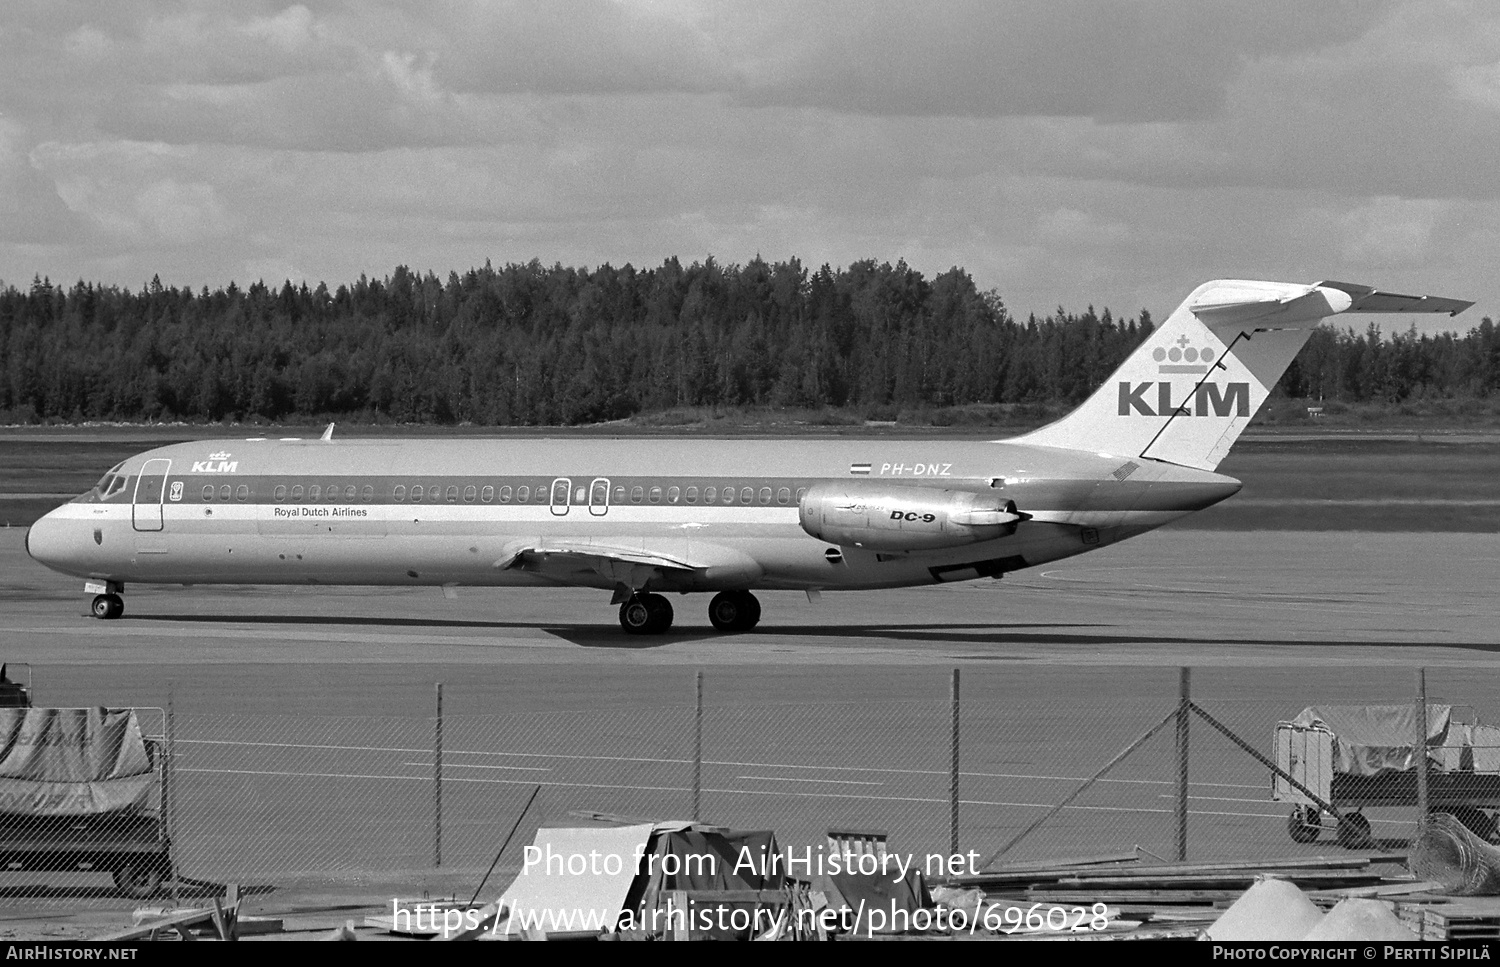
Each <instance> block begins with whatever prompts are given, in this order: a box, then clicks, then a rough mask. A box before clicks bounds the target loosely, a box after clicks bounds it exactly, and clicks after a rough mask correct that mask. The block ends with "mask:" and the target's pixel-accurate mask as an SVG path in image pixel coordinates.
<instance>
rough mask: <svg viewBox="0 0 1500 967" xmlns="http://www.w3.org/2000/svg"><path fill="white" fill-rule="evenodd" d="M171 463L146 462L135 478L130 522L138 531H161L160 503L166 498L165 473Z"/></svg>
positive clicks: (159, 460)
mask: <svg viewBox="0 0 1500 967" xmlns="http://www.w3.org/2000/svg"><path fill="white" fill-rule="evenodd" d="M170 469H172V461H170V460H163V459H156V460H147V461H146V463H145V465H144V466H142V467H141V472H140V475H139V476H137V477H136V478H135V498H134V500H133V501H132V503H131V506H130V522H131V523H132V524H133V525H134V526H135V529H136V530H138V531H159V530H161V529H162V516H161V502H162V500H163V499H165V497H166V489H167V471H168V470H170Z"/></svg>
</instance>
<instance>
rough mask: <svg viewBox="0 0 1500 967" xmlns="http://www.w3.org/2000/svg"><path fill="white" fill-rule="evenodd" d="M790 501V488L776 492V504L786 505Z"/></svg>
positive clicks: (783, 488)
mask: <svg viewBox="0 0 1500 967" xmlns="http://www.w3.org/2000/svg"><path fill="white" fill-rule="evenodd" d="M791 499H792V488H790V487H782V488H781V489H780V490H778V491H776V502H777V503H778V504H784V503H787V502H789V501H790V500H791Z"/></svg>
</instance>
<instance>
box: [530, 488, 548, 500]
mask: <svg viewBox="0 0 1500 967" xmlns="http://www.w3.org/2000/svg"><path fill="white" fill-rule="evenodd" d="M531 499H532V500H534V501H536V502H537V503H539V504H545V503H546V502H547V488H546V487H538V488H536V490H534V491H533V492H532V494H531Z"/></svg>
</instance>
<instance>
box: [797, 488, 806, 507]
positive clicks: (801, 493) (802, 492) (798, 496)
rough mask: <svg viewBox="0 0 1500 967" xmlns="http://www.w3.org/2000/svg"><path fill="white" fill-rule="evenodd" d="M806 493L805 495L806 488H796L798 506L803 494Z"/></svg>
mask: <svg viewBox="0 0 1500 967" xmlns="http://www.w3.org/2000/svg"><path fill="white" fill-rule="evenodd" d="M806 493H807V488H806V487H798V488H797V502H798V503H799V504H800V503H801V502H802V496H803V495H804V494H806Z"/></svg>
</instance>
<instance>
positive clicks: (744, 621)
mask: <svg viewBox="0 0 1500 967" xmlns="http://www.w3.org/2000/svg"><path fill="white" fill-rule="evenodd" d="M708 620H709V623H710V624H712V625H713V626H714V627H715V628H717V629H719V630H720V631H749V630H750V629H751V628H754V627H755V626H756V624H758V623H759V622H760V602H759V601H757V600H756V599H755V595H753V594H751V593H750V592H749V591H720V592H719V593H718V594H716V595H714V599H713V600H712V601H710V602H709V603H708Z"/></svg>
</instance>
